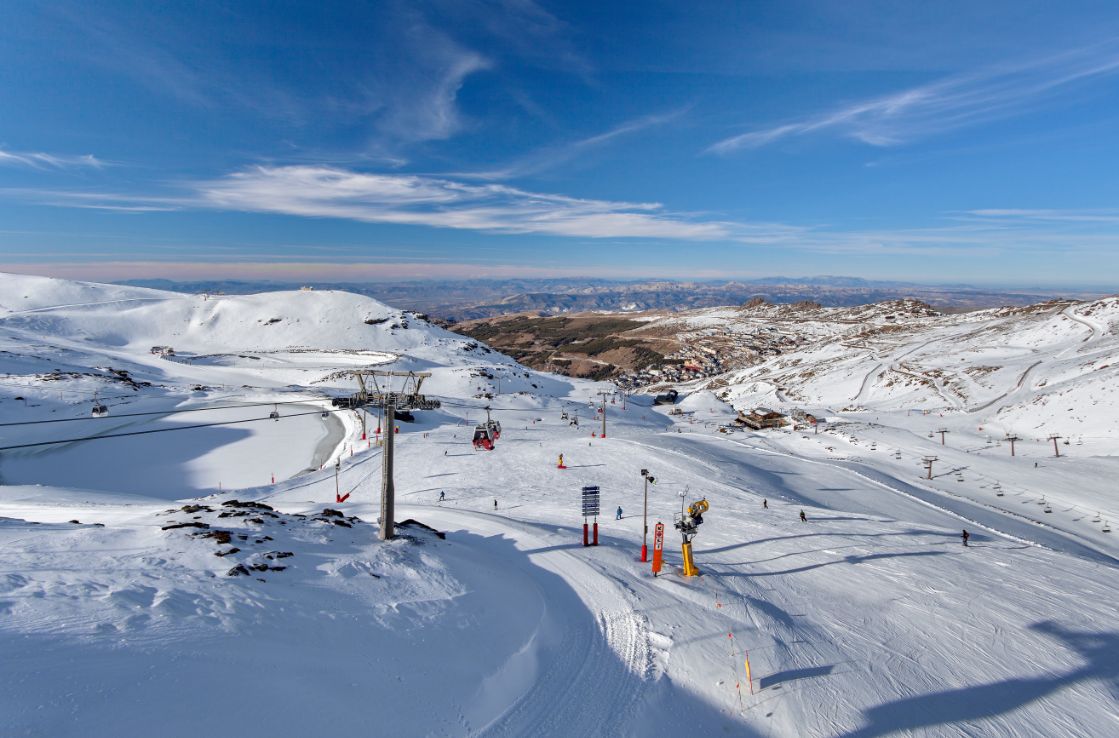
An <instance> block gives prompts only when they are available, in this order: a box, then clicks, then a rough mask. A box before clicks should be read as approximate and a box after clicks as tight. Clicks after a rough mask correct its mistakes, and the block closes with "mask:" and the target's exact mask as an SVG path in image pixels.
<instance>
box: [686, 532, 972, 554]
mask: <svg viewBox="0 0 1119 738" xmlns="http://www.w3.org/2000/svg"><path fill="white" fill-rule="evenodd" d="M920 535H925V536H939V537H941V538H958V537H959V536H957V535H956V534H955V533H946V532H945V531H943V530H929V529H925V528H910V529H909V530H902V531H898V532H896V533H847V532H842V531H836V532H834V533H804V534H798V535H795V536H774V537H772V538H758V539H756V540H753V541H743V542H742V543H732V544H731V545H729V546H722V547H720V548H708V549H704V552H705V553H709V554H714V553H723V552H724V551H733V550H735V549H737V548H745V547H746V546H757V545H759V544H762V543H773V542H774V541H791V540H794V539H797V538H820V537H827V538H834V537H842V538H888V537H891V536H920ZM973 538H975V536H973ZM977 540H978V539H977Z"/></svg>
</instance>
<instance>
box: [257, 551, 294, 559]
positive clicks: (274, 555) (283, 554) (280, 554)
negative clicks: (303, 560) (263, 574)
mask: <svg viewBox="0 0 1119 738" xmlns="http://www.w3.org/2000/svg"><path fill="white" fill-rule="evenodd" d="M290 556H295V554H294V553H292V552H291V551H269V552H268V553H266V554H264V558H266V559H286V558H288V557H290Z"/></svg>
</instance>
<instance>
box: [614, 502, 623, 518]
mask: <svg viewBox="0 0 1119 738" xmlns="http://www.w3.org/2000/svg"><path fill="white" fill-rule="evenodd" d="M621 519H622V506H621V505H618V514H617V515H615V516H614V520H621Z"/></svg>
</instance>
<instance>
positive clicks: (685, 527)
mask: <svg viewBox="0 0 1119 738" xmlns="http://www.w3.org/2000/svg"><path fill="white" fill-rule="evenodd" d="M709 509H711V505H710V504H709V503H708V502H707V499H706V498H704V499H702V500H696V501H695V502H693V503H692V504H691V505H688V510H687V512H681V513H680V514H679V515H677V516H676V523H675V527H676V530H678V531H680V537H681V538H683V547H682V549H683V553H684V576H686V577H694V576H698V575H699V569H697V568H696V565H695V560H694V559H693V558H692V539H693V538H695V536H696V533H698V532H699V526H700V525H702V524H703V514H704V513H705V512H707V511H708V510H709Z"/></svg>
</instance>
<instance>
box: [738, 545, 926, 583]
mask: <svg viewBox="0 0 1119 738" xmlns="http://www.w3.org/2000/svg"><path fill="white" fill-rule="evenodd" d="M945 553H947V552H945V551H902V552H900V553H877V554H866V555H864V556H844V557H843V558H842V559H833V560H831V561H822V562H820V563H818V564H807V565H805V566H798V567H796V568H795V569H783V570H781V571H758V572H726V571H720V572H719V576H723V577H776V576H781V575H782V574H799V573H801V572H805V571H812V570H813V569H822V568H823V567H825V566H831V565H832V564H862V563H865V562H867V561H876V560H878V559H900V558H903V557H909V556H943V555H945Z"/></svg>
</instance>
